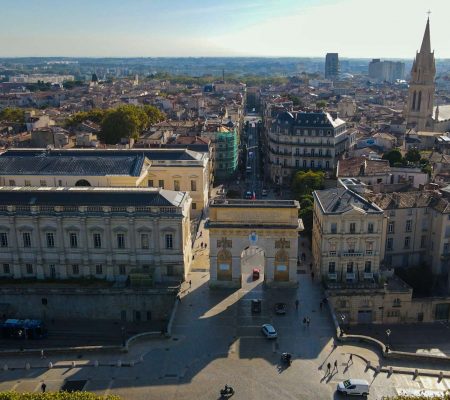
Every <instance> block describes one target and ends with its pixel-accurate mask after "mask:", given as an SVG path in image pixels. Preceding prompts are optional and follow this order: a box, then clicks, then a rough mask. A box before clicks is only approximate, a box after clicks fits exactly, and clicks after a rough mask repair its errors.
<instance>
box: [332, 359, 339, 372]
mask: <svg viewBox="0 0 450 400" xmlns="http://www.w3.org/2000/svg"><path fill="white" fill-rule="evenodd" d="M334 370H336V372H339V371H338V366H337V360H334V367H333V371H334Z"/></svg>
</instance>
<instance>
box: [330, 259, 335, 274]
mask: <svg viewBox="0 0 450 400" xmlns="http://www.w3.org/2000/svg"><path fill="white" fill-rule="evenodd" d="M328 273H329V274H334V273H336V263H335V262H334V261H330V262H329V263H328Z"/></svg>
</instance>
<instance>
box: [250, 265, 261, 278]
mask: <svg viewBox="0 0 450 400" xmlns="http://www.w3.org/2000/svg"><path fill="white" fill-rule="evenodd" d="M260 274H261V270H260V269H259V268H253V270H252V278H253V280H254V281H257V280H258V279H259V277H260Z"/></svg>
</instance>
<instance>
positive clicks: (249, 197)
mask: <svg viewBox="0 0 450 400" xmlns="http://www.w3.org/2000/svg"><path fill="white" fill-rule="evenodd" d="M252 197H253V193H252V192H250V191H249V190H247V191H246V192H245V196H244V198H246V199H247V200H250V199H251V198H252Z"/></svg>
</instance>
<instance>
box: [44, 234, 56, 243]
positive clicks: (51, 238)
mask: <svg viewBox="0 0 450 400" xmlns="http://www.w3.org/2000/svg"><path fill="white" fill-rule="evenodd" d="M45 236H46V237H47V247H55V235H54V234H53V233H52V232H47V234H46V235H45Z"/></svg>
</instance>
